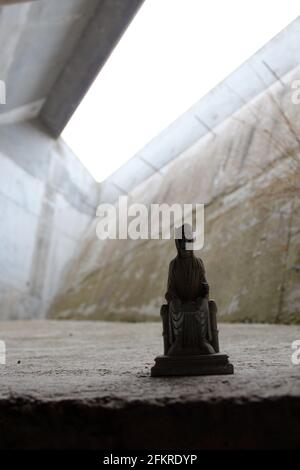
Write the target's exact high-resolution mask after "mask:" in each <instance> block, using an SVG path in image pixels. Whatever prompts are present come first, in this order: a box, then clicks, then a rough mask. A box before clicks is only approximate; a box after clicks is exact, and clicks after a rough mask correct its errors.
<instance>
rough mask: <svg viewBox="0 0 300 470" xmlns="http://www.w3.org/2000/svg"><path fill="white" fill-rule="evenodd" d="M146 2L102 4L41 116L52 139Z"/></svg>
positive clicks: (109, 0)
mask: <svg viewBox="0 0 300 470" xmlns="http://www.w3.org/2000/svg"><path fill="white" fill-rule="evenodd" d="M143 1H144V0H102V1H100V2H99V5H98V7H97V8H96V11H95V14H94V15H93V17H92V19H91V20H90V21H89V23H88V24H87V27H86V28H85V30H84V32H83V34H82V36H81V38H80V40H79V43H78V44H77V45H76V47H75V49H74V51H73V54H72V55H71V57H70V59H69V61H68V62H67V63H66V66H65V67H64V69H63V71H62V73H61V74H60V75H59V77H58V79H57V80H56V82H55V83H54V86H53V87H52V90H51V91H50V93H49V95H48V98H47V100H46V102H45V104H44V106H43V107H42V110H41V112H40V120H41V122H42V123H43V124H44V126H45V127H46V129H47V130H48V131H49V132H50V134H51V135H52V136H53V137H58V136H59V135H60V133H61V132H62V130H63V129H64V127H65V126H66V124H67V123H68V121H69V119H70V117H71V116H72V114H73V113H74V111H75V110H76V108H77V106H78V105H79V103H80V102H81V100H82V98H83V97H84V95H85V94H86V92H87V90H88V89H89V87H90V85H91V84H92V82H93V81H94V79H95V78H96V76H97V75H98V73H99V71H100V70H101V68H102V67H103V65H104V64H105V62H106V60H107V59H108V57H109V55H110V54H111V52H112V50H113V49H114V47H115V46H116V44H117V42H118V41H119V39H120V38H121V36H122V35H123V33H124V31H125V29H126V28H127V26H128V25H129V23H130V22H131V20H132V18H133V16H134V15H135V13H136V12H137V10H138V8H139V7H140V6H141V4H142V3H143ZM100 105H101V104H100Z"/></svg>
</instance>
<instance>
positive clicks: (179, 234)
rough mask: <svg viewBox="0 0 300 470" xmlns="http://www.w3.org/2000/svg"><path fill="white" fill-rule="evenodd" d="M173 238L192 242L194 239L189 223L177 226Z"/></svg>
mask: <svg viewBox="0 0 300 470" xmlns="http://www.w3.org/2000/svg"><path fill="white" fill-rule="evenodd" d="M175 238H176V239H179V240H185V241H187V242H194V241H195V239H196V238H195V234H194V232H193V230H192V227H191V225H190V224H183V225H181V227H177V228H176V229H175Z"/></svg>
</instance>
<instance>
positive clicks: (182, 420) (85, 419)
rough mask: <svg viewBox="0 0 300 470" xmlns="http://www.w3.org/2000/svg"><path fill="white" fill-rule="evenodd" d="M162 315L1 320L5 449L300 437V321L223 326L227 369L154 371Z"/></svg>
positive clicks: (243, 443) (277, 441)
mask: <svg viewBox="0 0 300 470" xmlns="http://www.w3.org/2000/svg"><path fill="white" fill-rule="evenodd" d="M160 333H161V326H160V324H159V323H138V324H133V323H132V324H128V323H116V322H112V323H104V322H72V321H68V322H63V321H60V322H57V321H27V322H21V321H18V322H3V323H2V324H1V339H2V340H5V341H6V346H7V364H6V366H0V381H1V389H0V446H1V447H2V448H7V447H8V448H20V447H22V448H41V447H43V448H45V447H53V448H64V447H71V448H103V449H104V448H106V449H110V448H123V449H129V448H131V449H134V448H148V449H149V448H152V449H155V448H160V449H161V448H169V449H175V450H178V449H184V448H185V449H188V448H189V449H191V448H194V449H202V448H245V447H252V448H253V447H255V448H266V447H267V448H280V447H299V446H300V434H299V426H300V365H299V366H294V365H292V363H291V353H292V349H291V343H292V341H294V340H296V339H300V327H296V326H275V325H224V324H223V325H220V337H221V348H222V351H224V352H227V353H228V354H229V355H230V359H231V361H232V363H233V364H234V367H235V375H233V376H219V377H218V376H214V377H212V376H211V377H182V378H178V377H177V378H167V379H166V378H151V377H150V375H149V372H150V367H151V366H152V365H153V358H154V357H155V356H156V355H158V354H160V353H161V351H162V339H161V335H160Z"/></svg>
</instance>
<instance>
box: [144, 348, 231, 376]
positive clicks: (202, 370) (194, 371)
mask: <svg viewBox="0 0 300 470" xmlns="http://www.w3.org/2000/svg"><path fill="white" fill-rule="evenodd" d="M225 374H233V365H232V364H231V363H230V362H229V358H228V356H227V354H220V353H217V354H209V355H197V356H196V355H195V356H158V357H156V358H155V365H154V366H153V367H152V369H151V376H152V377H165V376H172V375H173V376H176V375H177V376H184V375H186V376H187V375H225Z"/></svg>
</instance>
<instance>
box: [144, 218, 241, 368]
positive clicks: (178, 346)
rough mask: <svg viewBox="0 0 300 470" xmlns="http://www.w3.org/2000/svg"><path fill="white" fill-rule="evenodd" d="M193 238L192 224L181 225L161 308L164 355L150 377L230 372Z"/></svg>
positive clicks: (230, 366) (214, 308)
mask: <svg viewBox="0 0 300 470" xmlns="http://www.w3.org/2000/svg"><path fill="white" fill-rule="evenodd" d="M193 241H194V236H193V232H192V229H191V226H190V225H187V224H185V225H183V226H182V227H181V228H180V229H179V233H178V234H177V238H176V240H175V242H176V248H177V251H178V254H177V256H176V258H174V259H173V260H172V261H171V263H170V267H169V278H168V290H167V293H166V296H165V297H166V300H167V302H168V304H165V305H162V307H161V317H162V322H163V339H164V355H163V356H158V357H157V358H156V359H155V365H154V367H152V369H151V375H152V376H166V375H213V374H233V366H232V364H230V362H229V361H228V356H227V355H226V354H220V353H219V339H218V329H217V306H216V303H215V302H214V301H213V300H209V285H208V283H207V280H206V277H205V269H204V264H203V261H202V260H201V259H200V258H196V257H195V256H194V252H193V250H192V249H190V248H191V246H192V243H193ZM187 247H188V248H189V249H187Z"/></svg>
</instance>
